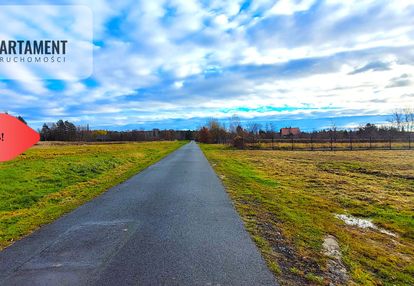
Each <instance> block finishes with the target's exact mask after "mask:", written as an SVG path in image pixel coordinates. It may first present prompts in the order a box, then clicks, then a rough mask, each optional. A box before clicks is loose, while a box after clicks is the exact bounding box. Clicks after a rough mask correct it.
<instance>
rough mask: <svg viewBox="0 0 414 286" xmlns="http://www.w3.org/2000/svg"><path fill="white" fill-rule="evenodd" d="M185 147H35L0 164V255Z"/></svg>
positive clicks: (162, 144)
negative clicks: (28, 235) (26, 237)
mask: <svg viewBox="0 0 414 286" xmlns="http://www.w3.org/2000/svg"><path fill="white" fill-rule="evenodd" d="M185 143H186V142H148V143H127V144H101V145H62V146H55V145H49V146H48V145H41V146H36V147H34V148H32V149H30V150H29V151H27V152H26V153H25V154H23V155H21V156H19V157H18V158H17V159H15V160H13V161H9V162H5V163H0V182H1V185H0V249H2V248H4V247H6V246H8V245H10V244H11V243H12V242H13V241H15V240H17V239H19V238H21V237H23V236H24V235H27V234H29V233H30V232H32V231H33V230H35V229H37V228H38V227H39V226H41V225H43V224H46V223H49V222H51V221H53V220H55V219H56V218H58V217H60V216H61V215H63V214H65V213H67V212H69V211H71V210H73V209H74V208H76V207H77V206H79V205H81V204H83V203H85V202H87V201H88V200H90V199H92V198H94V197H96V196H97V195H99V194H100V193H102V192H104V191H105V190H107V189H108V188H110V187H112V186H114V185H117V184H119V183H121V182H123V181H125V180H126V179H128V178H129V177H131V176H132V175H134V174H136V173H138V172H139V171H141V170H143V169H144V168H146V167H148V166H149V165H151V164H153V163H155V162H156V161H158V160H160V159H161V158H162V157H164V156H166V155H167V154H169V153H170V152H172V151H174V150H176V149H177V148H179V147H180V146H182V145H183V144H185Z"/></svg>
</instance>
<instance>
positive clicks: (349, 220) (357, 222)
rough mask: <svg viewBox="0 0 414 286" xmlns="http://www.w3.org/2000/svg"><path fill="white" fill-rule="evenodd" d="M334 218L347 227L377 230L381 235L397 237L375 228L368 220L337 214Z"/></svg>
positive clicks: (389, 232)
mask: <svg viewBox="0 0 414 286" xmlns="http://www.w3.org/2000/svg"><path fill="white" fill-rule="evenodd" d="M335 217H336V218H339V219H340V220H342V221H343V222H345V223H346V224H347V225H351V226H357V227H360V228H370V229H373V230H377V231H379V232H381V233H384V234H387V235H389V236H393V237H397V235H396V234H395V233H393V232H391V231H388V230H386V229H383V228H380V227H378V226H376V225H375V224H373V223H372V221H370V220H369V219H362V218H357V217H354V216H351V215H344V214H337V215H335Z"/></svg>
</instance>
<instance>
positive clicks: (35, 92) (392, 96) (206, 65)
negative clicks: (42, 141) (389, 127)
mask: <svg viewBox="0 0 414 286" xmlns="http://www.w3.org/2000/svg"><path fill="white" fill-rule="evenodd" d="M23 3H26V4H32V5H33V4H55V5H56V4H82V5H87V6H89V7H90V8H91V10H92V13H93V42H92V44H93V72H92V75H91V76H90V77H88V78H85V79H79V80H47V79H29V80H27V79H26V80H0V110H2V111H8V112H9V113H11V114H15V115H21V116H23V117H24V118H25V119H26V120H27V121H28V123H29V124H30V125H31V126H33V127H35V128H39V127H41V125H42V124H43V123H44V122H55V121H57V120H58V119H66V120H70V121H72V122H74V123H75V124H78V125H85V124H89V125H90V126H91V127H92V128H102V129H115V130H127V129H141V128H144V129H151V128H174V129H193V128H197V127H199V126H200V125H202V124H203V123H204V122H206V120H208V119H209V118H217V119H220V120H222V121H223V122H225V121H226V120H227V119H228V118H229V117H231V116H233V115H237V116H238V117H240V118H241V120H242V122H246V123H247V122H252V121H256V122H260V123H263V124H265V123H266V122H274V123H275V125H276V126H278V127H285V126H298V127H301V128H302V129H307V130H311V129H321V128H327V127H328V126H329V125H331V124H335V125H336V126H337V127H339V128H352V127H355V126H358V125H360V124H363V123H367V122H372V123H378V124H382V123H385V122H387V119H388V118H389V115H390V114H391V113H392V111H393V110H395V109H396V108H404V107H408V106H411V107H413V106H414V89H413V87H414V25H413V24H414V22H413V19H414V1H412V0H396V1H389V0H384V1H381V0H378V1H373V0H355V1H353V0H348V1H342V0H302V1H300V0H279V1H266V0H257V1H253V0H242V1H239V0H234V1H233V0H232V1H230V0H229V1H221V0H217V1H216V0H213V1H207V0H151V1H148V0H147V1H137V0H131V1H127V0H119V1H111V0H100V1H98V0H97V1H41V2H40V1H21V2H19V4H23ZM0 4H3V5H7V4H15V3H12V1H5V0H0ZM57 21H59V20H57ZM47 25H59V23H58V22H57V23H50V22H49V23H47ZM45 28H47V27H45ZM0 30H1V28H0ZM30 72H31V73H32V75H34V77H36V76H37V71H36V70H31V71H30Z"/></svg>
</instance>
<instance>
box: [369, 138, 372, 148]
mask: <svg viewBox="0 0 414 286" xmlns="http://www.w3.org/2000/svg"><path fill="white" fill-rule="evenodd" d="M369 149H372V137H371V136H369Z"/></svg>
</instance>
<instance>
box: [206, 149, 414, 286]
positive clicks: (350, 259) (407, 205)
mask: <svg viewBox="0 0 414 286" xmlns="http://www.w3.org/2000/svg"><path fill="white" fill-rule="evenodd" d="M202 149H203V151H204V153H205V154H206V156H207V158H208V159H209V161H210V162H211V163H212V165H213V167H214V168H215V170H216V172H217V173H218V175H219V176H220V177H221V179H222V181H223V183H224V185H225V187H226V189H227V191H228V193H229V195H230V197H231V198H232V200H233V202H234V204H235V207H236V208H237V210H238V212H239V214H240V215H241V216H242V219H243V220H244V223H245V226H246V228H247V229H248V231H249V232H250V234H251V236H252V238H253V240H254V241H255V242H256V244H257V245H258V247H259V248H260V249H261V251H262V254H263V256H264V257H265V259H266V261H267V263H268V266H269V267H270V268H271V269H272V270H273V271H274V273H275V274H276V275H277V276H278V279H279V281H280V282H281V284H282V285H318V284H319V285H328V284H329V283H330V282H332V283H334V285H347V284H348V285H414V152H413V151H409V150H406V151H402V150H399V151H397V150H393V151H386V150H370V151H336V152H326V151H313V152H311V151H270V150H234V149H231V148H230V147H228V146H224V145H202Z"/></svg>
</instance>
